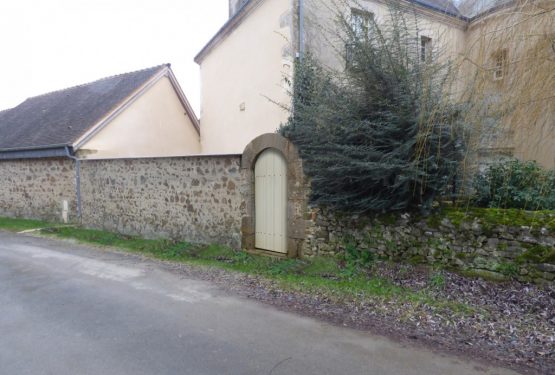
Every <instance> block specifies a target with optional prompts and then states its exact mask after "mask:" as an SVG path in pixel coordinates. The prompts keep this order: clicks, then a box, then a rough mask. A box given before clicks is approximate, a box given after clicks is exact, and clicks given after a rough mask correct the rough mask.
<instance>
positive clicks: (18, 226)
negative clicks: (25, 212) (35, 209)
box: [0, 217, 52, 232]
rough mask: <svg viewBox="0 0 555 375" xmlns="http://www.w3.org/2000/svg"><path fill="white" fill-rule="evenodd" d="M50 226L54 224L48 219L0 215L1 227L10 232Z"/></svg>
mask: <svg viewBox="0 0 555 375" xmlns="http://www.w3.org/2000/svg"><path fill="white" fill-rule="evenodd" d="M49 226H52V224H51V223H48V222H46V221H40V220H26V219H12V218H5V217H0V229H3V230H7V231H9V232H22V231H24V230H30V229H38V228H45V227H49Z"/></svg>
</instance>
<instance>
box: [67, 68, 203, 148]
mask: <svg viewBox="0 0 555 375" xmlns="http://www.w3.org/2000/svg"><path fill="white" fill-rule="evenodd" d="M199 153H200V136H199V134H198V132H197V130H196V129H195V128H194V126H193V123H192V122H191V119H190V118H189V117H188V116H187V114H186V112H185V108H184V107H183V105H182V103H181V101H180V100H179V97H178V96H177V94H176V92H175V90H174V88H173V85H172V83H171V81H170V79H169V78H168V77H166V76H164V77H162V78H161V79H160V80H159V81H158V82H156V83H155V84H154V85H153V86H152V87H151V88H149V89H148V90H147V91H146V92H145V93H144V94H143V95H142V96H141V97H140V98H139V99H137V100H136V101H135V102H134V103H133V104H131V106H129V107H128V108H127V109H125V110H124V111H123V112H122V113H121V114H119V115H118V116H117V117H116V118H115V119H114V120H113V121H112V122H110V123H109V124H108V125H107V126H106V127H105V128H104V129H102V130H101V131H100V132H99V133H97V134H96V135H95V136H94V137H92V138H91V139H90V141H88V142H87V143H85V144H84V145H83V146H82V147H81V148H80V150H79V151H78V156H79V157H80V158H83V159H111V158H130V157H162V156H183V155H196V154H199Z"/></svg>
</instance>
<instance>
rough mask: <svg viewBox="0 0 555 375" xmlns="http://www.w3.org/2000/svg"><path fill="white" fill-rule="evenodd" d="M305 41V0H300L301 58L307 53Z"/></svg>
mask: <svg viewBox="0 0 555 375" xmlns="http://www.w3.org/2000/svg"><path fill="white" fill-rule="evenodd" d="M304 42H305V40H304V0H299V58H300V59H301V60H302V58H303V57H304V53H305V45H304Z"/></svg>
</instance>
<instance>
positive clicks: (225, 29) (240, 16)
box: [194, 0, 264, 65]
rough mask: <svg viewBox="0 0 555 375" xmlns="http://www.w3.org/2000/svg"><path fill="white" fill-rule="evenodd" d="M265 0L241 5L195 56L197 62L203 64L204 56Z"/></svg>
mask: <svg viewBox="0 0 555 375" xmlns="http://www.w3.org/2000/svg"><path fill="white" fill-rule="evenodd" d="M263 1H264V0H249V1H247V2H246V3H245V4H243V5H242V6H241V8H240V9H239V10H238V11H237V12H236V13H235V14H234V15H233V16H232V17H231V18H230V19H229V20H228V21H227V22H226V23H225V24H224V25H223V26H222V27H221V28H220V30H218V32H217V33H216V35H214V36H213V37H212V39H210V41H209V42H208V43H206V45H205V46H204V47H203V48H202V50H201V51H200V52H199V53H198V54H197V55H196V56H195V60H194V61H195V62H196V63H197V64H199V65H200V64H201V63H202V61H203V60H204V58H205V57H206V56H207V55H208V54H209V53H210V51H212V49H213V48H214V47H216V46H217V45H218V44H220V42H221V41H222V40H223V39H225V37H226V36H227V35H229V34H230V33H231V32H232V31H233V30H235V29H236V28H237V27H238V26H239V24H241V22H242V21H243V20H244V19H245V18H246V17H247V16H248V15H249V14H250V13H251V12H252V11H253V10H254V9H255V8H256V7H257V6H259V5H260V4H261V3H262V2H263Z"/></svg>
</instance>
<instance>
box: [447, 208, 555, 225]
mask: <svg viewBox="0 0 555 375" xmlns="http://www.w3.org/2000/svg"><path fill="white" fill-rule="evenodd" d="M442 214H443V215H444V216H445V217H447V218H448V219H449V220H450V221H451V223H453V225H455V226H457V227H460V225H461V224H462V223H463V222H467V223H472V222H473V221H474V220H475V219H479V220H480V223H481V225H482V228H484V229H488V228H490V229H492V228H493V227H495V226H499V225H506V226H512V227H515V226H516V227H520V226H527V227H535V228H546V229H548V230H550V231H553V230H555V211H524V210H518V209H500V208H468V209H462V208H460V209H458V208H445V209H444V210H443V213H442Z"/></svg>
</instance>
